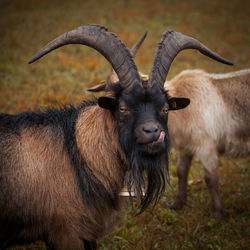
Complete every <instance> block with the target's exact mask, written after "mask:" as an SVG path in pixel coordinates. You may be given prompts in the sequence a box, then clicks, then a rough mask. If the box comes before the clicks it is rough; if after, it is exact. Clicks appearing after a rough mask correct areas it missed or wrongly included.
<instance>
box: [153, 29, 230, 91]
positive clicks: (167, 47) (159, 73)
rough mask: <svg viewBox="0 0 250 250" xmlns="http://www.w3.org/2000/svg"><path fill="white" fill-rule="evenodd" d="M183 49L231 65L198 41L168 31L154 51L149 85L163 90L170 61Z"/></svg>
mask: <svg viewBox="0 0 250 250" xmlns="http://www.w3.org/2000/svg"><path fill="white" fill-rule="evenodd" d="M184 49H196V50H199V51H200V53H202V54H203V55H205V56H208V57H210V58H212V59H214V60H216V61H218V62H221V63H224V64H228V65H233V63H232V62H231V61H229V60H227V59H225V58H223V57H221V56H219V55H218V54H216V53H215V52H213V51H212V50H210V49H209V48H207V47H206V46H205V45H203V44H202V43H201V42H199V41H198V40H196V39H194V38H192V37H189V36H186V35H183V34H182V33H179V32H175V31H173V30H170V31H169V30H168V31H166V32H164V33H163V35H162V39H161V41H160V43H159V45H158V48H157V51H156V55H155V59H154V63H153V66H152V69H151V73H150V76H149V83H150V84H151V85H153V84H158V86H159V87H160V88H161V89H163V87H164V82H165V80H166V77H167V74H168V71H169V68H170V66H171V63H172V61H173V60H174V58H175V57H176V56H177V54H178V53H179V52H180V51H182V50H184Z"/></svg>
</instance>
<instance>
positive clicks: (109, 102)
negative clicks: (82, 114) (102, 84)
mask: <svg viewBox="0 0 250 250" xmlns="http://www.w3.org/2000/svg"><path fill="white" fill-rule="evenodd" d="M117 103H118V101H117V100H116V98H115V97H113V96H101V97H99V98H98V105H99V106H100V107H101V108H104V109H113V108H114V107H115V106H116V104H117Z"/></svg>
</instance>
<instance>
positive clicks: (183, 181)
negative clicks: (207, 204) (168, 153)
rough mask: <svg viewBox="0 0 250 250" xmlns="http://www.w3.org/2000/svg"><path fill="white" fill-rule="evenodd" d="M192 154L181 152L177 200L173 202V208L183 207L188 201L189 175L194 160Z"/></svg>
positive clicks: (178, 166) (178, 167) (178, 168)
mask: <svg viewBox="0 0 250 250" xmlns="http://www.w3.org/2000/svg"><path fill="white" fill-rule="evenodd" d="M192 158H193V156H192V155H188V154H185V153H180V155H179V159H178V163H177V176H178V189H177V194H176V197H175V200H174V201H173V203H172V204H171V206H170V207H171V208H173V209H181V208H182V207H183V205H184V204H185V203H186V201H187V176H188V172H189V169H190V166H191V162H192Z"/></svg>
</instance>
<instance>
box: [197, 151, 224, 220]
mask: <svg viewBox="0 0 250 250" xmlns="http://www.w3.org/2000/svg"><path fill="white" fill-rule="evenodd" d="M212 151H213V152H211V150H210V151H207V153H206V154H204V155H202V156H201V158H200V159H201V162H202V165H203V168H204V173H205V181H206V184H207V187H208V189H209V192H210V195H211V200H212V216H213V217H215V218H221V217H222V215H223V204H222V201H221V197H220V192H219V173H218V168H217V167H218V155H217V152H215V150H212Z"/></svg>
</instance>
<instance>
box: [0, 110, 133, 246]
mask: <svg viewBox="0 0 250 250" xmlns="http://www.w3.org/2000/svg"><path fill="white" fill-rule="evenodd" d="M52 133H53V135H52ZM75 135H76V138H77V145H78V147H79V150H80V153H81V154H82V155H83V157H84V158H85V159H87V162H86V163H87V164H88V167H89V168H90V170H91V172H92V174H93V175H95V176H96V177H97V179H99V180H100V182H102V183H103V184H104V186H105V187H106V188H107V190H109V188H110V185H115V186H116V190H117V195H118V194H119V193H120V191H121V189H122V187H123V184H124V178H125V171H126V160H125V156H124V155H123V153H122V152H121V150H120V146H119V144H118V140H117V134H116V131H115V124H114V121H113V119H112V117H111V115H110V112H109V111H106V110H104V109H102V108H100V107H99V106H91V107H89V108H87V109H86V110H84V111H83V113H82V114H80V116H79V119H78V121H77V124H76V127H75ZM55 137H56V135H55V131H53V132H52V130H51V128H50V127H49V126H45V127H40V128H34V129H32V128H27V129H23V130H22V131H21V134H20V137H19V136H17V137H15V136H14V135H8V136H6V138H5V139H6V140H4V144H3V143H1V142H0V146H1V147H2V148H4V149H3V150H1V153H2V154H5V152H6V154H8V153H9V152H11V154H13V153H14V154H15V156H16V157H13V155H12V156H11V155H10V157H6V159H8V162H6V164H5V163H4V164H3V168H4V171H8V167H10V166H11V171H9V172H8V174H7V175H6V176H7V180H6V182H7V183H6V185H5V186H6V187H8V189H11V190H12V195H13V199H12V198H10V199H12V201H9V202H10V204H11V205H10V209H12V210H13V213H15V214H16V213H17V211H18V213H20V214H19V216H20V217H21V218H34V219H35V220H36V221H39V224H38V225H39V226H38V227H37V228H30V229H28V230H26V229H24V230H23V231H22V232H21V234H20V236H24V237H27V236H29V237H30V238H33V237H34V238H38V237H41V236H42V235H43V234H44V232H49V235H48V238H49V240H51V241H52V242H53V244H54V246H55V247H56V248H60V249H65V250H66V249H72V250H73V249H74V250H75V249H84V246H83V241H82V240H83V239H85V240H89V241H95V240H97V239H98V238H100V237H102V236H103V235H105V234H106V233H108V232H110V231H111V230H112V228H113V226H114V225H115V224H116V223H117V221H118V220H120V219H121V218H122V216H123V215H124V213H125V211H124V208H126V203H127V201H128V200H127V198H124V197H120V198H119V201H118V204H119V205H118V208H117V210H115V209H110V208H109V207H105V205H104V208H103V210H102V211H101V212H100V211H95V210H93V209H90V208H89V207H88V206H87V205H86V204H84V203H83V201H82V197H81V194H80V191H79V188H78V186H77V184H76V183H77V182H76V177H75V174H74V170H73V167H72V166H71V162H70V159H69V158H68V154H67V153H65V148H63V145H64V144H63V139H62V137H63V135H62V134H61V132H59V131H58V134H57V137H58V138H57V142H58V143H55V139H56V138H55ZM1 138H3V136H2V137H1ZM51 138H53V140H52V139H51ZM8 145H9V146H10V148H11V150H9V149H8ZM96 152H100V153H98V154H97V153H96ZM85 156H86V157H85ZM24 187H25V188H24ZM5 193H7V192H5ZM27 204H29V205H27ZM22 207H25V209H19V208H22ZM9 212H11V211H9ZM0 217H1V216H0ZM36 224H37V223H36ZM66 236H67V237H66Z"/></svg>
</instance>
